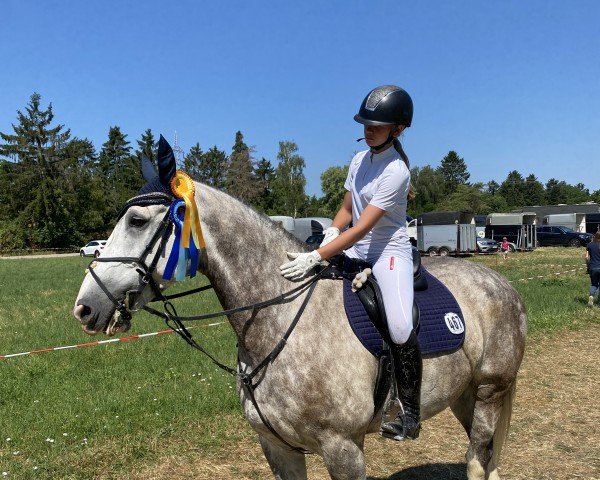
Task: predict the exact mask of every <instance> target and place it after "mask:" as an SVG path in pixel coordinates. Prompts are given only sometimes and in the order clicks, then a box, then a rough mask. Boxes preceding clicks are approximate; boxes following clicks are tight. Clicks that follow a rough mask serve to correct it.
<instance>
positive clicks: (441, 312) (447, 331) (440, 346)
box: [344, 267, 465, 357]
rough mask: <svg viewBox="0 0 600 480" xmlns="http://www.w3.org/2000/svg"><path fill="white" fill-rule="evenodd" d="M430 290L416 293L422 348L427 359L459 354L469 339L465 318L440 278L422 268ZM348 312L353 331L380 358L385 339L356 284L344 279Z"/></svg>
mask: <svg viewBox="0 0 600 480" xmlns="http://www.w3.org/2000/svg"><path fill="white" fill-rule="evenodd" d="M421 269H422V275H425V277H426V279H427V283H428V285H429V287H428V288H427V289H426V290H423V291H420V292H415V301H416V302H417V305H418V306H419V310H420V314H421V316H420V323H419V325H420V326H419V335H418V338H419V345H420V346H421V353H422V354H423V355H427V354H433V353H441V352H450V351H453V350H457V349H458V348H460V346H461V345H462V344H463V341H464V339H465V323H464V319H463V314H462V312H461V310H460V307H459V306H458V303H457V302H456V299H455V298H454V296H453V295H452V294H451V293H450V291H449V290H448V289H447V288H446V286H445V285H443V284H442V282H440V281H439V280H438V279H437V278H435V277H434V276H433V275H431V274H430V273H429V272H428V271H427V270H426V269H425V268H424V267H421ZM344 308H345V309H346V315H347V316H348V321H349V322H350V326H351V327H352V330H353V331H354V333H355V334H356V336H357V337H358V339H359V340H360V341H361V343H362V344H363V345H364V346H365V348H366V349H367V350H369V351H370V352H371V353H372V354H373V355H375V356H376V357H379V356H380V355H381V352H382V350H383V339H382V338H381V335H380V334H379V332H378V331H377V329H376V328H375V326H374V325H373V323H372V322H371V320H370V319H369V316H368V315H367V312H366V311H365V308H364V307H363V304H362V303H361V301H360V299H359V298H358V295H357V294H356V293H354V292H353V291H352V280H351V279H348V278H344Z"/></svg>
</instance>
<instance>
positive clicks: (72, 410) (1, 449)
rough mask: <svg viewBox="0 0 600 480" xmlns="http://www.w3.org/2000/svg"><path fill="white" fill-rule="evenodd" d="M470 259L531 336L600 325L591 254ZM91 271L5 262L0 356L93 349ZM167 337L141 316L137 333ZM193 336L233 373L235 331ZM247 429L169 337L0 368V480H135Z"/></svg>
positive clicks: (210, 371)
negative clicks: (88, 314) (77, 309)
mask: <svg viewBox="0 0 600 480" xmlns="http://www.w3.org/2000/svg"><path fill="white" fill-rule="evenodd" d="M471 260H472V261H475V262H478V263H483V264H485V265H487V266H489V267H491V268H493V269H495V270H497V271H499V272H500V273H502V274H503V275H505V276H506V277H507V278H508V279H509V280H511V281H512V282H513V285H514V286H515V288H516V289H517V290H518V291H519V293H520V294H521V295H522V296H523V299H524V301H525V304H526V306H527V308H528V313H529V335H530V337H531V336H532V337H540V336H545V335H548V334H551V333H552V332H555V331H557V330H561V329H577V328H580V327H582V326H584V325H588V324H590V323H596V324H598V323H599V322H600V313H599V312H600V309H598V308H595V309H589V308H587V307H586V300H587V289H588V282H589V280H588V277H587V275H585V270H583V269H581V267H582V266H583V265H584V261H583V249H566V248H541V249H538V250H536V251H535V252H531V253H517V254H513V255H512V256H511V257H510V258H509V259H508V260H506V261H503V260H502V259H501V258H499V257H498V256H477V257H474V258H472V259H471ZM88 262H89V259H81V258H79V257H67V258H51V259H25V260H14V259H5V260H0V355H3V354H10V353H17V352H21V351H30V350H34V349H38V348H45V347H54V346H60V345H71V344H75V343H84V342H89V341H90V340H92V339H90V337H88V336H87V335H85V334H84V333H83V332H82V331H81V330H80V328H79V327H78V325H77V323H76V321H75V320H74V319H73V318H72V316H71V314H70V311H71V309H72V305H73V302H74V299H75V296H76V294H77V291H78V289H79V285H80V283H81V280H82V278H83V272H84V269H85V267H86V265H87V263H88ZM573 270H574V271H573ZM556 272H561V275H556V274H555V273H556ZM537 276H543V278H535V279H533V280H527V281H522V279H525V278H529V277H537ZM202 281H203V280H202V279H198V280H194V281H188V282H185V283H184V284H183V285H181V286H184V287H185V288H191V287H193V286H197V285H199V284H201V283H202ZM177 305H178V310H179V313H180V314H193V313H200V312H209V311H216V310H218V309H219V308H220V307H219V304H218V302H217V300H216V298H215V296H214V294H213V293H206V294H203V295H202V296H200V297H196V298H193V299H181V300H179V301H177ZM164 328H165V327H164V324H162V323H161V321H160V320H158V319H155V318H153V317H151V316H149V315H148V314H146V313H141V314H138V316H136V317H135V318H134V321H133V327H132V330H131V332H130V333H144V332H152V331H157V330H163V329H164ZM192 333H193V334H194V336H195V337H196V338H197V339H199V340H200V341H201V343H203V344H204V345H205V346H206V348H207V349H208V350H209V351H211V352H214V353H215V354H216V355H217V356H218V357H219V358H221V359H223V360H225V361H226V363H228V364H229V365H233V364H234V363H235V338H234V336H233V334H232V332H231V329H230V327H229V325H228V324H223V325H220V326H216V327H210V328H196V329H195V330H192ZM128 334H129V333H128ZM94 340H95V339H94ZM239 425H243V419H242V415H241V410H240V407H239V401H238V398H237V395H236V394H235V388H234V380H233V378H231V377H229V376H226V375H225V374H224V373H222V372H221V371H220V370H217V369H216V368H215V367H214V366H213V365H212V364H211V363H210V362H209V361H208V359H206V358H204V357H203V356H201V355H200V354H199V353H197V352H196V351H194V350H193V349H191V348H189V347H188V346H187V345H185V344H184V343H183V341H182V340H181V339H179V338H178V337H176V336H175V335H173V334H171V335H164V336H161V337H151V338H148V339H144V340H139V341H136V342H130V343H116V344H108V345H103V346H97V347H90V348H84V349H77V350H64V351H57V352H50V353H43V354H39V355H35V356H26V357H17V358H11V359H6V360H0V475H2V477H1V478H19V479H21V478H22V479H29V478H36V479H57V478H60V479H63V478H65V479H67V478H72V479H87V478H117V477H119V478H127V476H128V474H129V475H131V476H134V474H135V473H136V472H138V471H139V470H140V469H142V468H145V469H147V468H148V466H151V465H152V464H153V463H156V462H158V461H159V458H160V457H161V456H164V455H165V453H168V454H170V455H172V456H180V457H181V458H182V459H185V458H186V457H190V458H191V457H193V456H194V454H195V453H197V452H198V451H201V452H203V453H206V452H211V451H219V450H222V449H223V448H226V447H227V445H231V444H233V443H235V442H237V441H238V439H239V438H241V437H242V436H245V437H247V436H248V432H247V430H245V431H241V429H239V428H237V426H239ZM184 461H185V460H184ZM3 472H6V475H3Z"/></svg>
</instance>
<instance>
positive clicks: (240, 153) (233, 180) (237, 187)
mask: <svg viewBox="0 0 600 480" xmlns="http://www.w3.org/2000/svg"><path fill="white" fill-rule="evenodd" d="M226 188H227V193H229V194H230V195H233V196H234V197H236V198H239V199H240V200H242V201H243V202H246V203H250V204H251V203H253V202H254V200H255V199H256V197H257V196H258V195H259V193H260V188H261V187H260V185H259V183H258V181H257V179H256V176H255V175H254V162H253V159H252V151H251V150H250V148H248V146H247V145H246V144H245V143H244V137H243V135H242V133H241V132H239V131H238V132H237V133H236V134H235V143H234V145H233V149H232V152H231V156H230V157H229V165H228V168H227V177H226Z"/></svg>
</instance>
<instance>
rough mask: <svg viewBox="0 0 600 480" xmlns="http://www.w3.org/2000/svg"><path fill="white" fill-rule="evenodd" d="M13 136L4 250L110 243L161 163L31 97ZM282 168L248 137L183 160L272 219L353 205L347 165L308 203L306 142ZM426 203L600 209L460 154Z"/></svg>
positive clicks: (1, 229) (140, 144)
mask: <svg viewBox="0 0 600 480" xmlns="http://www.w3.org/2000/svg"><path fill="white" fill-rule="evenodd" d="M12 129H13V132H11V133H3V132H0V137H1V139H2V143H0V206H1V208H0V249H2V250H11V249H22V248H69V247H73V246H77V245H81V244H82V243H85V242H87V241H88V240H90V239H91V238H106V237H107V235H108V234H109V233H110V231H111V230H112V228H113V227H114V223H115V218H116V214H117V213H118V211H119V209H120V208H121V207H122V206H123V204H124V203H125V201H126V200H127V199H129V198H131V197H133V196H134V195H135V194H136V193H137V191H138V190H139V189H140V188H141V187H142V186H143V185H144V183H145V180H144V179H143V176H142V172H141V157H142V156H146V157H148V158H149V159H150V160H151V161H152V162H154V163H156V140H157V139H156V137H155V135H154V133H153V132H152V130H151V129H147V130H146V131H145V132H144V133H143V134H142V135H141V137H140V138H139V139H138V140H136V141H135V145H132V143H131V142H130V141H129V140H128V139H127V135H126V134H125V133H123V132H122V131H121V129H120V127H118V126H111V127H109V129H108V136H107V140H106V141H105V142H104V143H103V144H102V146H101V148H100V150H99V151H98V150H96V148H95V146H94V145H93V143H92V142H91V141H90V140H88V139H86V138H79V137H76V136H73V135H72V134H71V130H70V129H69V128H66V127H65V126H64V125H63V124H55V121H54V113H53V109H52V104H51V103H50V104H49V105H48V106H47V107H46V108H44V107H43V106H42V102H41V96H40V95H39V94H37V93H34V94H33V95H31V97H30V99H29V102H28V103H27V105H26V107H25V109H24V111H20V110H19V111H17V122H16V123H14V124H13V125H12ZM276 160H277V161H276V163H272V162H271V161H270V160H268V159H266V158H264V157H263V158H261V159H257V158H256V157H255V150H254V148H253V147H251V146H249V145H248V144H246V142H245V140H244V136H243V134H242V132H240V131H238V132H236V134H235V138H234V141H233V146H232V148H231V152H229V153H227V152H225V151H223V150H221V149H219V148H218V147H217V146H216V145H215V146H213V147H210V148H208V149H206V150H204V149H203V148H202V147H201V146H200V143H199V142H198V143H196V144H195V145H193V146H192V147H191V148H190V149H189V151H188V153H187V154H186V155H185V156H184V158H183V159H182V165H179V168H183V169H184V170H185V171H186V172H187V173H188V174H189V175H190V176H191V177H192V178H194V179H195V180H197V181H200V182H203V183H205V184H207V185H210V186H213V187H215V188H218V189H221V190H223V191H226V192H227V193H229V194H230V195H233V196H234V197H237V198H239V199H240V200H242V201H244V202H246V203H247V204H249V205H252V206H253V207H254V208H256V209H257V210H260V211H262V212H265V213H266V214H269V215H289V216H293V217H306V216H324V217H330V218H332V217H333V216H334V215H335V213H336V211H337V209H338V208H339V206H340V204H341V202H342V199H343V196H344V193H345V191H344V187H343V186H344V181H345V179H346V175H347V172H348V167H347V165H346V166H334V167H330V168H328V169H327V170H325V171H324V172H323V173H322V174H321V190H322V192H323V195H322V196H321V197H316V196H314V195H313V196H309V195H307V194H306V191H305V188H306V178H305V176H304V168H305V162H304V158H303V157H302V156H301V155H300V153H299V148H298V145H296V143H294V142H293V141H290V140H285V141H280V142H279V152H278V154H277V159H276ZM411 175H412V176H411V178H412V183H413V186H414V187H415V189H416V192H417V196H416V198H415V200H414V201H412V202H411V203H410V204H409V214H411V215H413V216H416V215H419V214H420V213H423V212H427V211H432V210H470V211H473V212H475V213H482V214H486V213H490V212H492V211H494V212H503V211H510V210H511V209H513V208H515V207H520V206H523V205H542V204H555V203H581V202H586V201H600V191H596V192H594V193H592V194H590V192H589V191H588V190H587V189H586V188H585V187H584V186H583V185H582V184H578V185H574V186H573V185H569V184H567V183H566V182H564V181H559V180H555V179H551V180H549V181H548V182H547V183H546V185H543V184H542V183H541V182H539V181H538V180H537V179H536V177H535V176H534V175H533V174H531V175H529V176H527V177H526V178H523V176H522V175H521V174H520V173H519V172H517V171H513V172H510V173H509V174H508V177H507V178H506V180H504V181H503V182H502V183H501V184H498V183H497V182H495V181H493V180H492V181H490V182H488V183H486V184H483V183H474V184H471V183H469V182H468V180H469V176H470V175H469V173H468V171H467V167H466V163H465V161H464V159H462V158H460V157H459V156H458V154H457V153H456V152H454V151H451V152H449V153H448V155H446V156H445V157H444V158H443V159H442V161H441V164H440V166H439V167H437V168H433V167H431V166H429V165H427V166H425V167H414V168H412V169H411Z"/></svg>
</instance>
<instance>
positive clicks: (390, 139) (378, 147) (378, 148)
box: [371, 132, 394, 153]
mask: <svg viewBox="0 0 600 480" xmlns="http://www.w3.org/2000/svg"><path fill="white" fill-rule="evenodd" d="M393 141H394V136H393V135H392V132H390V133H389V135H388V137H387V139H386V140H385V142H383V143H381V144H379V145H376V146H375V147H371V151H372V152H373V153H379V152H381V151H382V150H383V147H385V146H386V145H387V144H388V143H390V142H393Z"/></svg>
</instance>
